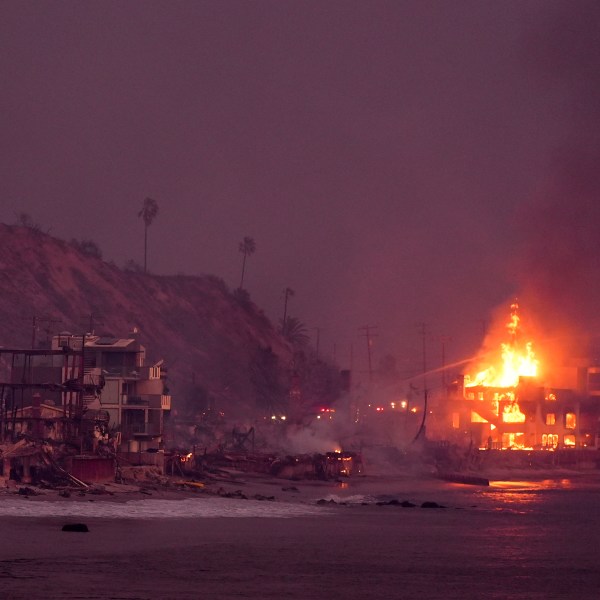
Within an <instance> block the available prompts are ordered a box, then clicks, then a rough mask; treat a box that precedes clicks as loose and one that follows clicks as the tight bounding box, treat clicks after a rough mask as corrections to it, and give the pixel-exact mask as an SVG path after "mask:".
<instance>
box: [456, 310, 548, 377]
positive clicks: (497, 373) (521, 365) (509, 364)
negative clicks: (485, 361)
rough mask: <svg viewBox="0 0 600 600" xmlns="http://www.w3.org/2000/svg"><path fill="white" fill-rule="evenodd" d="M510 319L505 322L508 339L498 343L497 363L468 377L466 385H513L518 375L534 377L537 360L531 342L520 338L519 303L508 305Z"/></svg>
mask: <svg viewBox="0 0 600 600" xmlns="http://www.w3.org/2000/svg"><path fill="white" fill-rule="evenodd" d="M510 310H511V314H510V320H509V322H508V323H507V324H506V329H507V331H508V334H509V341H508V342H504V343H502V344H500V348H501V361H500V364H499V365H496V366H489V367H488V368H487V369H484V370H483V371H480V372H479V373H477V374H476V375H475V376H474V377H473V378H468V383H467V384H466V385H467V387H473V386H489V387H504V388H506V387H515V386H516V385H517V384H518V383H519V377H522V376H527V377H536V376H537V374H538V367H539V361H538V360H537V359H536V357H535V353H534V351H533V343H532V342H530V341H527V342H525V343H523V342H522V341H521V339H520V322H521V318H520V316H519V312H518V311H519V305H518V304H517V302H513V304H511V306H510Z"/></svg>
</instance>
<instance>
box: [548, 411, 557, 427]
mask: <svg viewBox="0 0 600 600" xmlns="http://www.w3.org/2000/svg"><path fill="white" fill-rule="evenodd" d="M546 425H556V415H555V414H554V413H548V414H547V415H546Z"/></svg>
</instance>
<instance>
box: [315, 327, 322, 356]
mask: <svg viewBox="0 0 600 600" xmlns="http://www.w3.org/2000/svg"><path fill="white" fill-rule="evenodd" d="M315 331H316V332H317V360H319V342H320V339H321V329H320V328H319V327H315Z"/></svg>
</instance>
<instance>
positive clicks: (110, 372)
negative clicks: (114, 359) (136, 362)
mask: <svg viewBox="0 0 600 600" xmlns="http://www.w3.org/2000/svg"><path fill="white" fill-rule="evenodd" d="M102 374H103V375H104V377H105V378H107V379H135V380H137V379H139V378H140V369H139V368H136V367H103V368H102Z"/></svg>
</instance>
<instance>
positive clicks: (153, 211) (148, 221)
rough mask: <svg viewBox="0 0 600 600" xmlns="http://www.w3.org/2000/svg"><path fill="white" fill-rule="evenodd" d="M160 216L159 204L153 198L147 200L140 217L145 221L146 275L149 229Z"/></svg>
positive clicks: (146, 268)
mask: <svg viewBox="0 0 600 600" xmlns="http://www.w3.org/2000/svg"><path fill="white" fill-rule="evenodd" d="M156 215H158V203H157V202H156V200H153V199H152V198H146V199H145V200H144V204H143V205H142V210H140V212H139V213H138V217H141V218H142V219H144V273H146V272H147V271H148V227H150V225H152V221H154V219H155V218H156Z"/></svg>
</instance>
